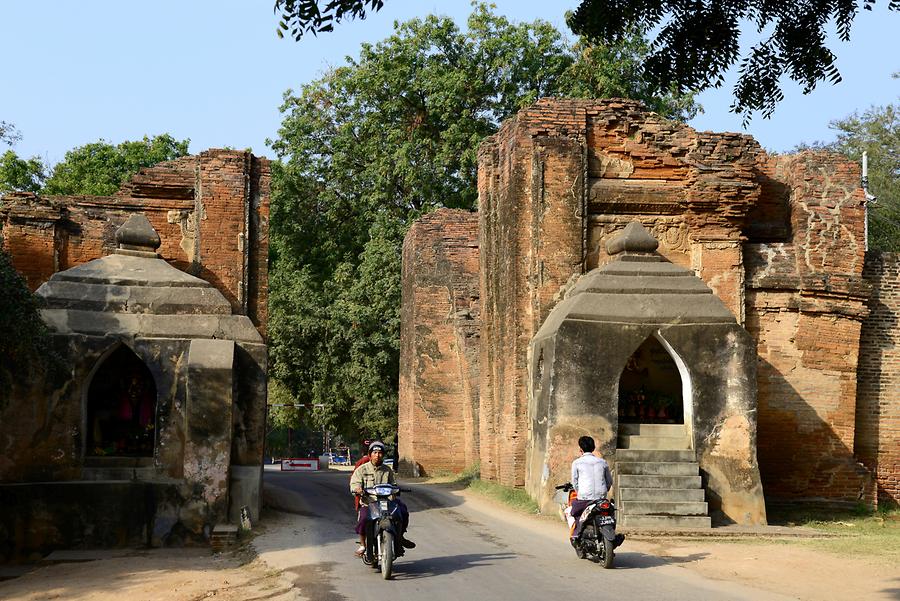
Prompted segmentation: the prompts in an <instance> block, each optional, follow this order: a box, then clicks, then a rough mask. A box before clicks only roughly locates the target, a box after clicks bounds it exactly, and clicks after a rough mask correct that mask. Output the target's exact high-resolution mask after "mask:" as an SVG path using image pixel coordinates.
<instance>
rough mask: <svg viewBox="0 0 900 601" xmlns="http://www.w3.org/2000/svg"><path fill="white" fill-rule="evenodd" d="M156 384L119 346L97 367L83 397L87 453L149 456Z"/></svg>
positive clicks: (127, 350) (137, 360)
mask: <svg viewBox="0 0 900 601" xmlns="http://www.w3.org/2000/svg"><path fill="white" fill-rule="evenodd" d="M155 438H156V384H155V382H154V381H153V375H152V374H151V373H150V370H149V369H147V366H146V365H145V364H144V362H143V361H141V359H140V358H139V357H138V356H137V355H135V354H134V352H133V351H132V350H131V349H130V348H128V347H127V346H125V345H124V344H123V345H120V346H119V347H118V348H117V349H116V350H115V351H113V352H112V353H111V354H110V355H109V356H108V357H107V358H106V359H105V360H104V361H103V363H102V364H101V365H100V366H99V368H97V370H96V372H95V373H94V377H93V379H92V380H91V385H90V388H89V389H88V396H87V445H86V450H87V455H90V456H94V457H103V456H112V457H152V456H153V446H154V442H155Z"/></svg>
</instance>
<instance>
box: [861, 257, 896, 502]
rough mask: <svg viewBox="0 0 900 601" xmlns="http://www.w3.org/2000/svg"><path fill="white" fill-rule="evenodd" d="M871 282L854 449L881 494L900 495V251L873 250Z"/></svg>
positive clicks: (868, 271)
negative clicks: (882, 251)
mask: <svg viewBox="0 0 900 601" xmlns="http://www.w3.org/2000/svg"><path fill="white" fill-rule="evenodd" d="M863 273H864V275H865V277H866V279H867V280H868V281H870V282H871V283H872V286H873V292H872V296H871V298H870V299H869V309H870V312H869V316H868V317H867V318H866V320H865V321H864V322H863V327H862V336H861V339H860V351H859V371H858V372H857V381H858V383H859V392H858V394H859V396H858V399H859V400H858V402H857V406H856V445H855V448H856V453H857V456H858V457H859V458H860V460H861V461H862V462H863V463H864V464H865V465H866V466H867V467H868V468H870V469H872V470H874V471H875V475H876V480H877V483H878V496H879V498H880V499H893V500H894V501H898V500H900V402H898V399H900V254H897V253H871V254H869V255H867V256H866V266H865V271H864V272H863Z"/></svg>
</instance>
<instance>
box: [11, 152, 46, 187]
mask: <svg viewBox="0 0 900 601" xmlns="http://www.w3.org/2000/svg"><path fill="white" fill-rule="evenodd" d="M46 177H47V176H46V169H45V167H44V164H43V163H42V162H41V160H40V159H39V158H37V157H31V158H30V159H22V158H20V157H19V155H17V154H16V153H15V152H13V151H12V150H7V151H6V152H4V153H3V154H2V155H0V194H5V193H7V192H17V191H19V192H40V190H41V187H42V186H43V183H44V180H45V179H46Z"/></svg>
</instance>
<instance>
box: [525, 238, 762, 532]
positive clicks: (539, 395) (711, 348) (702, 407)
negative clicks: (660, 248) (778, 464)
mask: <svg viewBox="0 0 900 601" xmlns="http://www.w3.org/2000/svg"><path fill="white" fill-rule="evenodd" d="M657 245H658V242H657V241H656V240H655V239H654V238H653V237H652V236H651V235H650V234H649V233H648V232H647V230H646V229H644V228H643V227H642V226H641V225H640V224H639V223H637V222H633V223H631V224H629V225H628V226H627V227H626V228H625V229H624V230H623V231H622V233H621V234H620V235H619V236H618V237H616V238H613V239H612V240H610V242H609V243H608V244H607V250H608V252H609V254H610V255H611V256H613V257H614V260H613V261H612V262H610V263H608V264H606V265H605V266H603V267H600V268H597V269H594V270H592V271H589V272H588V273H586V274H585V275H583V276H581V278H579V279H578V280H577V281H576V282H575V284H574V285H573V286H572V288H571V289H570V290H569V292H568V294H567V295H566V297H565V299H563V300H562V301H561V302H559V303H558V304H557V305H556V307H554V309H553V310H552V311H551V312H550V314H549V315H548V316H547V319H546V320H545V321H544V324H543V325H542V327H541V329H540V330H539V331H538V333H537V334H536V335H535V337H534V339H533V340H532V342H531V349H530V353H529V357H530V358H531V359H530V362H529V363H530V365H529V373H530V376H531V377H530V382H531V386H530V388H529V397H530V398H529V405H528V412H529V432H528V434H529V436H528V439H529V446H528V449H527V457H528V460H527V464H526V476H525V486H526V489H527V490H528V492H529V493H530V494H531V495H532V496H533V497H534V498H535V499H536V500H537V501H538V503H539V505H540V506H541V507H542V509H543V510H544V511H550V510H551V509H552V506H553V501H552V498H553V492H554V486H555V485H557V484H559V483H562V482H565V481H566V480H568V477H569V469H570V462H571V459H572V446H573V441H575V440H577V439H578V437H579V436H582V435H589V436H592V437H593V438H594V440H595V441H596V442H597V447H598V451H599V452H600V453H601V454H602V455H603V456H604V457H605V458H606V459H607V461H609V463H610V465H611V466H612V467H613V469H615V467H616V465H617V462H618V461H619V457H618V456H619V453H620V452H621V451H622V450H623V448H624V449H627V450H629V452H631V451H633V450H634V449H635V448H636V447H634V446H629V444H627V441H628V439H629V437H628V436H627V435H625V436H623V432H625V431H626V430H625V428H624V426H625V425H628V424H639V425H653V426H657V425H664V426H673V427H676V426H679V427H678V429H677V431H678V435H677V437H674V436H673V435H672V434H669V433H667V434H663V435H662V438H659V439H658V441H659V442H661V443H662V444H661V445H659V446H656V445H653V446H649V447H643V448H654V449H655V448H659V449H680V451H679V452H680V453H682V455H683V454H685V453H687V454H690V456H691V458H692V459H691V461H696V464H699V469H700V473H701V475H702V476H703V481H704V484H705V496H706V500H707V502H708V508H709V509H708V510H709V514H710V516H712V518H713V519H714V521H715V522H716V523H739V524H759V523H765V521H766V517H765V506H764V503H763V495H762V486H761V483H760V477H759V468H758V465H757V461H756V422H755V413H756V360H755V352H754V348H753V343H752V340H751V339H750V336H749V335H748V334H747V332H746V331H745V330H744V329H743V328H742V327H740V326H739V325H738V324H737V322H736V321H735V319H734V316H733V315H732V313H731V312H730V311H729V310H728V308H727V307H726V306H725V305H724V304H723V303H722V301H721V300H720V299H719V298H718V297H716V296H715V295H714V294H713V293H712V291H711V290H710V288H709V287H708V286H707V285H706V284H704V283H703V281H702V280H700V278H698V277H697V276H695V275H694V274H693V273H691V272H690V271H688V270H686V269H683V268H681V267H678V266H677V265H673V264H672V263H670V262H669V261H667V260H666V259H665V258H664V257H662V256H661V255H659V254H658V253H657V252H656V248H657ZM661 410H662V413H663V416H662V417H660V412H661ZM632 431H633V430H632V429H629V430H628V432H632ZM648 438H653V435H652V434H651V435H650V436H644V437H643V440H644V441H645V444H646V441H647V439H648ZM631 440H632V445H633V444H634V442H633V441H634V437H631ZM653 442H654V441H650V443H653ZM667 445H668V446H667ZM696 464H695V465H696ZM695 469H696V468H695ZM627 507H628V504H627V502H626V504H625V510H624V511H623V516H624V517H625V518H626V519H628V518H629V517H630V516H628V515H626V514H627ZM704 510H705V507H704ZM707 523H708V522H707Z"/></svg>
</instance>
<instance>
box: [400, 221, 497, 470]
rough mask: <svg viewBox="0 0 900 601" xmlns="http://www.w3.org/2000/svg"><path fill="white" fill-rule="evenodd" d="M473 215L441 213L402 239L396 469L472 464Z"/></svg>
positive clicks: (476, 306)
mask: <svg viewBox="0 0 900 601" xmlns="http://www.w3.org/2000/svg"><path fill="white" fill-rule="evenodd" d="M477 233H478V215H477V214H475V213H470V212H467V211H459V210H450V209H440V210H438V211H435V212H434V213H430V214H428V215H426V216H425V217H423V218H421V219H420V220H419V221H417V222H416V223H415V224H414V225H413V226H412V228H411V229H410V231H409V232H408V233H407V235H406V238H405V239H404V242H403V280H402V295H403V305H402V311H403V319H402V320H401V333H400V353H401V360H400V364H401V370H400V391H399V400H398V404H399V414H400V420H399V422H400V429H399V433H398V438H399V454H400V466H401V470H402V471H404V472H405V473H412V474H415V475H427V474H434V473H435V472H442V471H455V472H459V471H462V470H463V469H464V468H465V467H466V466H468V465H472V464H474V463H475V462H476V461H477V460H478V435H477V433H478V361H477V353H478V336H479V331H480V329H481V328H480V326H481V320H480V317H481V315H480V314H481V310H480V303H479V301H480V299H479V291H478V241H477Z"/></svg>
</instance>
